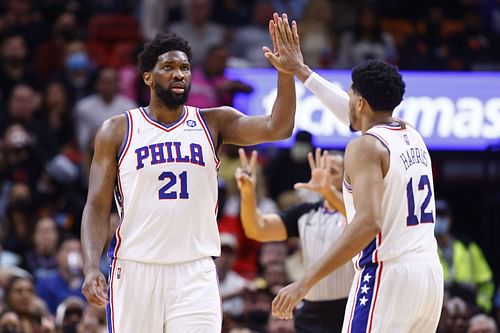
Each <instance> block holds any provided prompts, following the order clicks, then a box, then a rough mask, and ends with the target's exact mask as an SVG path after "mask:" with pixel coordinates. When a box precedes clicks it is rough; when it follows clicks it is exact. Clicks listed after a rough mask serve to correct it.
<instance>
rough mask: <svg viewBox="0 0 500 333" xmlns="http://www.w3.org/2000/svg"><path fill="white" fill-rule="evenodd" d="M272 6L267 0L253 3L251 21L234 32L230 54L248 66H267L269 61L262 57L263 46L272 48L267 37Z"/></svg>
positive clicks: (269, 38)
mask: <svg viewBox="0 0 500 333" xmlns="http://www.w3.org/2000/svg"><path fill="white" fill-rule="evenodd" d="M273 11H274V9H273V6H272V5H271V2H270V1H269V0H267V1H266V0H264V1H259V2H257V3H256V4H255V7H254V8H253V14H252V23H251V24H250V25H246V26H240V27H239V28H238V29H237V30H236V33H235V34H234V38H233V42H232V46H231V54H232V55H233V56H234V57H236V58H238V59H237V60H238V61H233V62H236V63H238V62H243V64H244V65H245V66H250V67H269V66H270V63H269V62H268V60H267V59H266V57H264V53H263V52H262V47H263V46H268V47H270V48H272V47H273V46H272V45H273V44H272V40H271V37H269V19H270V18H271V17H272V15H273Z"/></svg>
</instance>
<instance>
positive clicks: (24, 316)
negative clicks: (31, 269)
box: [4, 276, 41, 333]
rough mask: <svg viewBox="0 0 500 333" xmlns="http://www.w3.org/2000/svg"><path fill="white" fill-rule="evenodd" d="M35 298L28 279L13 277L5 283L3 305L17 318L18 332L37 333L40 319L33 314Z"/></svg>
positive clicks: (31, 283) (31, 284)
mask: <svg viewBox="0 0 500 333" xmlns="http://www.w3.org/2000/svg"><path fill="white" fill-rule="evenodd" d="M35 296H36V294H35V290H34V288H33V282H32V281H31V280H30V279H29V278H25V277H20V276H13V277H11V278H10V279H9V280H8V281H7V284H6V286H5V295H4V300H5V304H6V305H7V308H8V309H10V310H12V311H14V312H15V313H16V314H17V316H18V317H19V327H20V332H23V333H35V332H37V331H36V329H37V327H38V326H39V323H40V319H41V318H40V317H39V316H37V315H35V314H34V313H33V305H34V301H35Z"/></svg>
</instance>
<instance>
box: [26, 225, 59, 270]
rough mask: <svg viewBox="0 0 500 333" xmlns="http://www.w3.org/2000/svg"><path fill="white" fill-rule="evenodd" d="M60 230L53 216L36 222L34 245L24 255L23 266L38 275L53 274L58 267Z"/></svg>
mask: <svg viewBox="0 0 500 333" xmlns="http://www.w3.org/2000/svg"><path fill="white" fill-rule="evenodd" d="M58 240H59V232H58V230H57V226H56V223H55V221H54V220H53V219H52V218H51V217H42V218H39V219H38V220H37V221H36V222H35V226H34V231H33V247H32V249H31V250H30V251H28V252H27V253H26V254H25V256H24V264H23V266H24V267H25V268H26V269H27V270H28V271H29V272H31V273H32V274H33V275H35V276H36V277H38V276H45V275H50V274H53V272H54V271H55V270H56V269H57V260H56V254H57V247H58Z"/></svg>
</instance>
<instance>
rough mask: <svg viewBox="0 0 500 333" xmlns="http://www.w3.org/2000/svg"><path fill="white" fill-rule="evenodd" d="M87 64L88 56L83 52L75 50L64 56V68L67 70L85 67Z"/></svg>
mask: <svg viewBox="0 0 500 333" xmlns="http://www.w3.org/2000/svg"><path fill="white" fill-rule="evenodd" d="M88 66H89V58H88V56H87V54H86V53H85V52H77V53H73V54H72V55H70V56H69V57H68V58H66V68H68V69H69V70H82V69H87V68H88Z"/></svg>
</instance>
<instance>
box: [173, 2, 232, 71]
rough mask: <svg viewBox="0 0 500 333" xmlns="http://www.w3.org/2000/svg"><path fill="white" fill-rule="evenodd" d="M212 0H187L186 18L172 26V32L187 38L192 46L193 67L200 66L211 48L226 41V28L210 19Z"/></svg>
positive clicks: (185, 6) (185, 5) (185, 4)
mask: <svg viewBox="0 0 500 333" xmlns="http://www.w3.org/2000/svg"><path fill="white" fill-rule="evenodd" d="M211 9H212V2H211V0H186V1H185V2H184V19H183V20H182V21H181V22H178V23H174V24H172V25H171V26H170V32H174V33H176V34H177V35H179V36H181V37H183V38H185V39H186V40H187V41H188V42H189V45H190V46H191V50H192V54H193V59H192V60H191V65H192V67H197V66H200V65H201V64H202V63H203V59H205V58H206V56H207V52H208V50H209V48H210V47H211V46H213V45H218V44H221V43H222V42H223V41H224V29H223V28H222V27H221V26H219V25H218V24H216V23H214V22H211V21H210V15H211Z"/></svg>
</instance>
